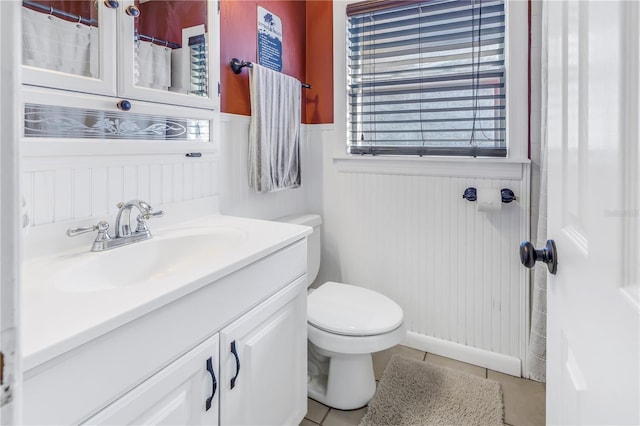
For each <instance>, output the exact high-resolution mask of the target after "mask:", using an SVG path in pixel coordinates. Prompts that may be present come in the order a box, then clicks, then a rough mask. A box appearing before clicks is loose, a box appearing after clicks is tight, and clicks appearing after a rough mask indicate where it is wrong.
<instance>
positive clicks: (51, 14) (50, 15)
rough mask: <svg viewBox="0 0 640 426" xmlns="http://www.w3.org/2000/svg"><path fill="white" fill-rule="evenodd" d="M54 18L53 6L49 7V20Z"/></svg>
mask: <svg viewBox="0 0 640 426" xmlns="http://www.w3.org/2000/svg"><path fill="white" fill-rule="evenodd" d="M52 16H53V6H49V19H51V17H52Z"/></svg>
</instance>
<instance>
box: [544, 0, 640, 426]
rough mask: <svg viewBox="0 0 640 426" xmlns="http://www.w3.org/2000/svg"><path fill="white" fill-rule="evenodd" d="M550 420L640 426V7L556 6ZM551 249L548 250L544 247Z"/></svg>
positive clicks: (551, 67)
mask: <svg viewBox="0 0 640 426" xmlns="http://www.w3.org/2000/svg"><path fill="white" fill-rule="evenodd" d="M545 7H548V15H547V16H548V49H549V64H548V71H549V81H548V143H549V151H548V166H549V174H548V191H549V199H548V201H549V209H548V218H549V223H548V233H547V235H548V238H549V239H553V240H555V242H556V246H557V252H558V262H559V263H558V271H557V274H556V275H549V282H548V290H547V292H548V322H547V324H548V334H547V338H548V348H547V423H548V424H563V425H574V424H616V425H619V424H634V425H637V424H640V392H639V388H640V372H639V365H640V352H639V351H638V342H639V340H640V328H639V324H640V316H639V309H638V302H639V300H638V299H639V295H638V271H639V264H640V256H639V251H638V240H639V239H640V234H639V233H638V232H639V222H640V213H639V210H638V199H639V198H640V197H639V190H638V187H639V186H640V185H639V174H638V169H639V168H640V161H639V160H640V158H639V157H638V136H639V133H638V126H639V124H638V123H639V122H640V120H639V111H640V109H639V103H638V99H639V98H638V89H639V81H640V68H639V65H638V57H639V48H640V43H639V32H638V31H639V30H638V24H639V19H638V18H639V11H640V7H639V5H638V3H637V2H635V1H628V2H627V1H602V2H596V1H589V2H586V1H569V2H557V1H549V2H547V3H545ZM538 248H539V247H538Z"/></svg>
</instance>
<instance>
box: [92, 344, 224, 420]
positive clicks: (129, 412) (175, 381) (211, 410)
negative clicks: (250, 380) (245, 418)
mask: <svg viewBox="0 0 640 426" xmlns="http://www.w3.org/2000/svg"><path fill="white" fill-rule="evenodd" d="M218 341H219V340H218V335H217V334H216V335H215V336H213V337H211V338H209V339H208V340H206V341H205V342H204V343H202V344H200V345H199V346H197V347H196V348H194V349H192V350H191V351H189V352H188V353H187V354H185V355H183V356H182V357H180V358H179V359H178V360H176V361H174V362H173V363H171V364H170V365H168V366H167V367H165V368H164V369H162V370H161V371H160V372H158V373H157V374H155V375H154V376H152V377H151V378H150V379H148V380H147V381H145V382H144V383H142V384H141V385H139V386H138V387H136V388H135V389H133V390H132V391H131V392H129V393H128V394H126V395H125V396H123V397H122V398H120V399H118V400H117V401H116V402H114V403H113V404H111V405H110V406H108V407H107V408H105V409H104V410H102V411H101V412H100V413H98V414H97V415H95V416H93V417H92V418H91V419H89V420H88V421H87V422H86V423H85V424H90V425H104V424H111V425H114V424H117V425H217V424H218V412H219V394H220V392H219V381H218V378H219V374H218V371H219V370H218Z"/></svg>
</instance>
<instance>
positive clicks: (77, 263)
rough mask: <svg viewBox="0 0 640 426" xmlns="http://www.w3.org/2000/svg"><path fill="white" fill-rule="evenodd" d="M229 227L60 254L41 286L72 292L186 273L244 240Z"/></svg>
mask: <svg viewBox="0 0 640 426" xmlns="http://www.w3.org/2000/svg"><path fill="white" fill-rule="evenodd" d="M247 235H248V234H247V232H246V231H244V230H241V229H237V228H232V227H202V228H200V227H193V228H182V229H172V230H169V231H165V232H161V231H160V232H157V233H156V235H154V236H153V238H151V239H150V240H146V241H142V242H137V243H133V244H130V245H127V246H124V247H117V248H114V249H111V250H106V251H102V252H89V251H87V252H84V253H81V254H76V255H73V256H68V257H66V258H64V259H61V262H60V264H59V266H60V268H59V269H58V268H57V269H56V270H55V271H54V272H53V273H52V274H51V275H50V277H49V278H50V280H47V281H49V282H48V284H47V285H49V286H53V287H55V288H56V289H57V290H60V291H64V292H72V293H87V292H96V291H108V290H113V289H118V288H124V287H131V286H142V285H144V284H148V283H149V282H150V281H153V280H158V279H161V278H162V277H163V276H167V275H169V274H187V273H188V272H189V271H190V270H192V269H194V268H198V267H201V265H202V264H203V263H204V264H206V262H207V261H209V262H210V261H211V260H212V259H214V258H215V257H216V256H219V255H221V254H223V253H225V252H226V251H229V250H232V249H234V248H236V247H238V246H239V245H240V244H242V243H243V242H244V241H246V239H247Z"/></svg>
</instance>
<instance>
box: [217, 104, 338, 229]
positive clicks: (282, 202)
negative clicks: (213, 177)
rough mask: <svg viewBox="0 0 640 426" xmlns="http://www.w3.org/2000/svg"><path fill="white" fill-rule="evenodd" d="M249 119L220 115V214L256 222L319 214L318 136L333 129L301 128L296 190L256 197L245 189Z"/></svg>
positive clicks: (323, 126)
mask: <svg viewBox="0 0 640 426" xmlns="http://www.w3.org/2000/svg"><path fill="white" fill-rule="evenodd" d="M249 123H250V117H246V116H242V115H236V114H221V116H220V124H221V132H220V133H221V135H222V136H221V144H220V169H221V193H220V197H221V198H220V212H221V213H223V214H228V215H232V216H243V217H251V218H256V219H267V220H272V219H277V218H280V217H283V216H288V215H292V214H301V213H307V212H316V213H319V212H320V211H321V208H322V133H323V132H324V131H326V130H332V129H333V126H326V125H304V124H303V125H302V126H301V129H300V164H301V166H300V167H301V169H302V184H301V185H300V187H299V188H295V189H287V190H282V191H275V192H270V193H258V192H255V191H254V190H253V189H251V188H249V183H248V175H249V173H248V161H247V158H248V149H249V143H248V141H249Z"/></svg>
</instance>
